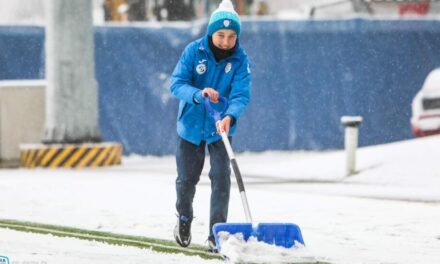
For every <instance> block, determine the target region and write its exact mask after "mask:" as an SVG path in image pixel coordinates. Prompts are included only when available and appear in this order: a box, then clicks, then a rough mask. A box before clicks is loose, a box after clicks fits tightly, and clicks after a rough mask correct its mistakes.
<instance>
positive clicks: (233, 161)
mask: <svg viewBox="0 0 440 264" xmlns="http://www.w3.org/2000/svg"><path fill="white" fill-rule="evenodd" d="M220 135H221V137H222V140H223V143H224V144H225V148H226V152H228V156H229V160H230V161H231V166H232V169H233V170H234V175H235V178H236V180H237V185H238V190H239V191H240V197H241V203H242V204H243V209H244V214H245V216H246V221H247V222H248V223H252V215H251V210H250V209H249V203H248V200H247V196H246V191H245V189H244V184H243V178H242V177H241V172H240V169H239V168H238V163H237V160H236V159H235V155H234V152H233V151H232V147H231V143H230V142H229V139H228V135H226V132H224V131H223V132H221V133H220Z"/></svg>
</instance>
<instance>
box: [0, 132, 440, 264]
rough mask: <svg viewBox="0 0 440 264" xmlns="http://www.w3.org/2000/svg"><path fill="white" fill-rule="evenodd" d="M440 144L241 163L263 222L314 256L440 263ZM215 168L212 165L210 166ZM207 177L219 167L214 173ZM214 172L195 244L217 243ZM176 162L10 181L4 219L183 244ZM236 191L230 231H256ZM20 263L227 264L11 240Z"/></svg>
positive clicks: (68, 241) (9, 248)
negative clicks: (353, 165) (296, 229)
mask: <svg viewBox="0 0 440 264" xmlns="http://www.w3.org/2000/svg"><path fill="white" fill-rule="evenodd" d="M439 146H440V137H439V136H434V137H427V138H421V139H414V140H409V141H402V142H396V143H392V144H386V145H380V146H371V147H366V148H361V149H359V150H358V156H357V160H358V164H357V169H358V173H357V174H356V175H354V176H351V177H345V176H344V161H345V156H344V152H343V151H326V152H263V153H242V154H239V155H237V161H238V163H239V166H240V169H241V171H242V174H243V177H244V181H245V185H246V187H247V194H248V200H249V203H250V207H251V211H252V213H253V216H254V219H255V220H256V221H258V222H285V223H296V224H298V225H299V226H300V228H301V231H302V233H303V237H304V240H305V243H306V246H307V250H308V251H309V252H310V253H311V254H313V256H315V258H316V259H317V260H319V261H324V262H329V263H440V225H439V224H438V221H439V219H440V191H439V190H440V163H439V162H438V157H439V156H440V147H439ZM205 164H209V163H205ZM207 167H208V165H207ZM208 169H209V168H205V170H204V174H203V176H202V179H201V181H200V183H199V185H198V188H197V193H196V197H195V201H194V211H195V216H196V218H195V220H194V222H193V243H195V244H204V243H205V240H206V238H207V234H208V233H207V232H208V230H207V225H208V216H209V195H210V187H209V186H210V185H209V179H208V177H207V171H208ZM174 180H175V163H174V157H172V156H167V157H139V156H131V157H125V158H124V159H123V165H121V166H118V167H111V168H101V169H84V170H44V169H36V170H27V169H3V170H0V190H1V195H0V218H1V219H15V220H22V221H31V222H37V223H47V224H54V225H62V226H71V227H77V228H84V229H91V230H101V231H109V232H114V233H121V234H127V235H137V236H146V237H153V238H161V239H168V240H173V236H172V230H173V227H174V224H175V222H176V217H175V209H174V203H175V189H174ZM244 219H245V217H244V213H243V209H242V205H241V201H240V196H239V194H238V190H237V187H236V186H235V185H234V186H233V188H232V190H231V201H230V209H229V221H230V222H244V221H245V220H244ZM0 237H1V238H2V239H0V256H7V257H8V258H9V260H10V261H11V263H17V264H18V263H41V264H42V263H46V264H48V263H80V262H86V263H121V262H122V263H221V261H219V260H209V261H208V260H204V259H201V258H199V257H190V256H183V255H180V254H160V253H157V252H153V251H150V250H145V249H138V248H131V247H127V246H115V245H107V244H104V243H100V242H95V241H84V240H78V239H73V238H59V237H53V236H49V235H42V234H32V233H22V232H18V231H13V230H7V229H0Z"/></svg>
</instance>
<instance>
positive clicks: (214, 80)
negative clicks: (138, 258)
mask: <svg viewBox="0 0 440 264" xmlns="http://www.w3.org/2000/svg"><path fill="white" fill-rule="evenodd" d="M240 28H241V22H240V18H239V16H238V15H237V13H236V12H235V11H234V7H233V5H232V3H231V1H230V0H223V1H222V2H221V3H220V6H219V8H218V9H216V10H215V11H214V12H213V13H212V15H211V18H210V20H209V23H208V32H207V34H206V36H205V37H203V38H201V39H199V40H196V41H194V42H192V43H190V44H189V45H188V46H187V47H186V48H185V50H184V52H183V54H182V56H181V58H180V60H179V62H178V63H177V65H176V68H175V69H174V72H173V74H172V79H171V88H170V89H171V92H172V94H173V95H175V96H176V97H177V98H178V99H179V100H180V104H179V111H178V115H177V133H178V135H179V137H178V143H177V144H178V145H177V152H176V163H177V179H176V192H177V202H176V209H177V212H178V220H177V225H176V227H175V229H174V237H175V239H176V241H177V243H178V244H179V245H181V246H182V247H187V246H188V245H189V244H190V243H191V222H192V219H193V208H192V202H193V198H194V194H195V190H196V184H197V182H198V181H199V178H200V174H201V173H202V169H203V164H204V161H205V146H206V145H207V146H208V151H209V154H210V165H211V169H210V171H209V178H210V180H211V204H210V206H211V209H210V223H209V237H208V244H209V246H210V248H211V250H212V251H215V240H214V236H213V232H212V226H213V225H214V224H216V223H220V222H226V219H227V215H228V205H229V193H230V187H231V181H230V175H231V170H230V164H229V159H228V155H227V152H226V149H225V146H224V144H223V142H222V141H221V137H220V135H218V134H217V132H219V131H221V130H224V131H225V132H226V133H228V135H229V137H231V136H233V134H234V130H235V128H236V124H237V120H238V119H239V117H240V115H241V113H242V112H243V110H244V109H245V108H246V106H247V104H248V102H249V98H250V85H251V81H250V66H249V62H248V58H247V55H246V54H245V52H244V50H243V49H242V48H241V47H240V45H239V43H238V39H239V37H240ZM206 96H207V97H209V100H210V101H211V102H212V103H218V99H219V97H220V96H223V97H226V98H227V99H228V108H227V109H226V111H225V114H224V116H222V120H220V121H218V123H217V124H215V121H214V119H213V118H212V117H210V116H209V114H208V113H207V112H206V111H205V108H204V105H203V101H204V97H206ZM214 107H215V108H216V107H218V109H221V106H216V105H215V104H214Z"/></svg>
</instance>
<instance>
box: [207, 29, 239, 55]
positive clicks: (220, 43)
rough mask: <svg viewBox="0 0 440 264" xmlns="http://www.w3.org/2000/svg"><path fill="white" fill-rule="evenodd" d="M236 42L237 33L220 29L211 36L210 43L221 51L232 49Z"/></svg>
mask: <svg viewBox="0 0 440 264" xmlns="http://www.w3.org/2000/svg"><path fill="white" fill-rule="evenodd" d="M236 42H237V33H235V31H234V30H231V29H221V30H217V31H216V32H214V34H212V43H214V45H215V46H216V47H217V48H219V49H223V50H229V49H232V48H233V47H234V46H235V43H236Z"/></svg>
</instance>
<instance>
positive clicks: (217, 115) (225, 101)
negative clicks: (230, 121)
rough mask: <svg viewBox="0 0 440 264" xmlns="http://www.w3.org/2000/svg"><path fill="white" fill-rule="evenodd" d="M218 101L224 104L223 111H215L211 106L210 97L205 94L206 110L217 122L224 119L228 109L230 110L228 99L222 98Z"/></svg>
mask: <svg viewBox="0 0 440 264" xmlns="http://www.w3.org/2000/svg"><path fill="white" fill-rule="evenodd" d="M218 100H219V101H220V103H222V104H223V109H222V111H217V110H215V109H214V108H213V107H212V105H211V101H210V100H209V96H208V95H207V94H205V109H206V111H208V113H209V115H210V116H212V117H213V118H214V120H215V122H217V121H219V120H221V119H222V115H223V114H224V113H225V112H226V109H227V108H228V99H227V98H226V97H223V96H220V97H219V98H218Z"/></svg>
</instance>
